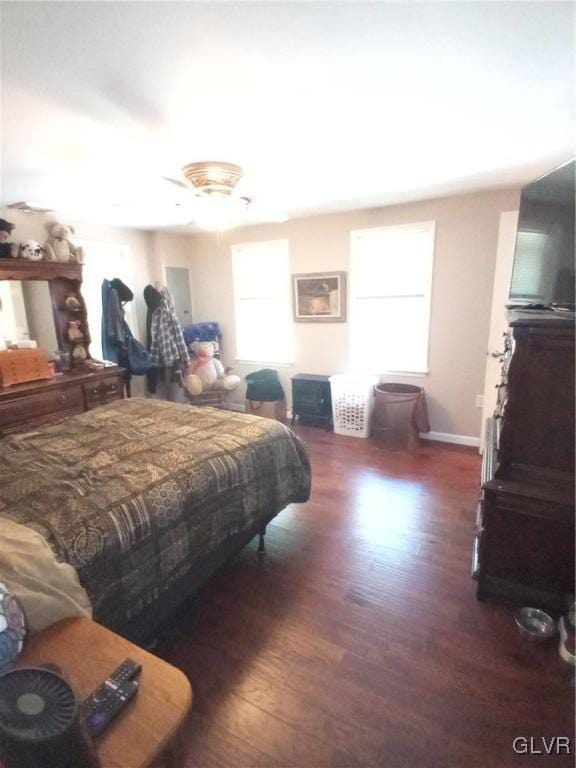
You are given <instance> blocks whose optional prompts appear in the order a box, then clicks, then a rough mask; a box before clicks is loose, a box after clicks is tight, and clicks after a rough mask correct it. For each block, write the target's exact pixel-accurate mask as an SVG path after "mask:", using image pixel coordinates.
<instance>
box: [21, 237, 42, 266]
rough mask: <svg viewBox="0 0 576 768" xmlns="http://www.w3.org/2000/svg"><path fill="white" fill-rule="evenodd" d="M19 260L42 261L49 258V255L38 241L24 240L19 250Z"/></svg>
mask: <svg viewBox="0 0 576 768" xmlns="http://www.w3.org/2000/svg"><path fill="white" fill-rule="evenodd" d="M18 258H19V259H28V261H42V260H43V259H45V258H48V253H47V251H46V249H45V248H42V246H41V245H40V243H37V242H36V240H23V241H22V242H21V243H20V246H19V248H18Z"/></svg>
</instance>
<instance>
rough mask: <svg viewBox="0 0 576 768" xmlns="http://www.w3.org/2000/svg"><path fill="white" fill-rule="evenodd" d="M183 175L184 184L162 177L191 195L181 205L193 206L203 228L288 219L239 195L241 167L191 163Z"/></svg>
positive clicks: (232, 164) (211, 228)
mask: <svg viewBox="0 0 576 768" xmlns="http://www.w3.org/2000/svg"><path fill="white" fill-rule="evenodd" d="M182 175H183V177H184V179H185V181H183V180H181V179H174V178H171V177H169V176H163V177H162V178H164V179H165V180H166V181H168V182H170V183H171V184H175V185H176V186H178V187H180V188H181V189H185V190H186V192H188V193H189V197H188V198H187V199H185V200H184V201H183V202H182V203H180V204H178V205H185V206H186V207H190V210H191V215H192V221H193V222H194V224H196V225H197V226H199V227H200V228H201V229H207V230H215V231H224V230H226V229H232V228H233V227H237V226H241V225H242V224H249V223H251V222H275V223H281V222H284V221H286V220H287V218H288V216H287V215H286V214H285V213H283V212H281V211H274V210H271V209H269V208H266V207H264V206H262V205H260V204H259V203H256V202H255V201H254V200H253V198H251V197H248V196H246V195H239V194H238V191H237V189H236V185H237V184H238V182H239V181H240V179H241V178H242V175H243V171H242V168H241V167H240V166H239V165H236V164H234V163H225V162H220V161H204V162H197V163H188V165H185V166H184V167H183V168H182ZM190 193H191V194H190Z"/></svg>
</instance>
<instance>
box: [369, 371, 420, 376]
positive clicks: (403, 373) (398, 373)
mask: <svg viewBox="0 0 576 768" xmlns="http://www.w3.org/2000/svg"><path fill="white" fill-rule="evenodd" d="M429 373H430V371H429V370H426V371H381V372H380V373H379V376H428V374H429Z"/></svg>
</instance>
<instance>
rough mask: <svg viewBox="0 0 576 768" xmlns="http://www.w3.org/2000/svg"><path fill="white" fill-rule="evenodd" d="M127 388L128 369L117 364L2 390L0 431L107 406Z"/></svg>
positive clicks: (11, 430)
mask: <svg viewBox="0 0 576 768" xmlns="http://www.w3.org/2000/svg"><path fill="white" fill-rule="evenodd" d="M125 391H126V371H125V370H124V369H123V368H119V367H118V366H116V365H115V366H111V367H109V368H104V369H103V370H101V371H96V372H88V371H87V370H85V369H81V370H74V371H70V372H69V373H62V374H59V375H57V376H55V377H54V378H53V379H49V380H48V381H32V382H29V383H27V384H15V385H14V386H12V387H6V388H5V389H0V434H2V433H7V432H13V431H14V430H18V429H21V428H22V427H26V426H34V425H36V424H43V423H45V422H48V421H54V420H55V419H61V418H63V417H65V416H73V415H74V414H75V413H82V412H83V411H88V410H91V409H92V408H97V407H98V406H100V405H106V403H110V402H112V401H113V400H118V399H120V398H123V397H125Z"/></svg>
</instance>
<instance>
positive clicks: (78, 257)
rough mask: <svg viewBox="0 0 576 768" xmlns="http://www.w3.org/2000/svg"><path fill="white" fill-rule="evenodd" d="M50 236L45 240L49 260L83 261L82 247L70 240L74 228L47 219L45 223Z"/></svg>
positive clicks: (78, 262)
mask: <svg viewBox="0 0 576 768" xmlns="http://www.w3.org/2000/svg"><path fill="white" fill-rule="evenodd" d="M46 227H47V229H48V234H49V235H50V237H49V238H48V240H47V241H46V251H47V253H48V259H49V261H72V262H74V263H75V264H83V263H84V252H83V251H82V248H80V247H79V246H76V245H74V243H73V242H72V241H71V240H70V237H71V235H73V234H74V228H73V227H71V226H69V225H68V224H60V222H58V221H49V222H48V224H47V225H46Z"/></svg>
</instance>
